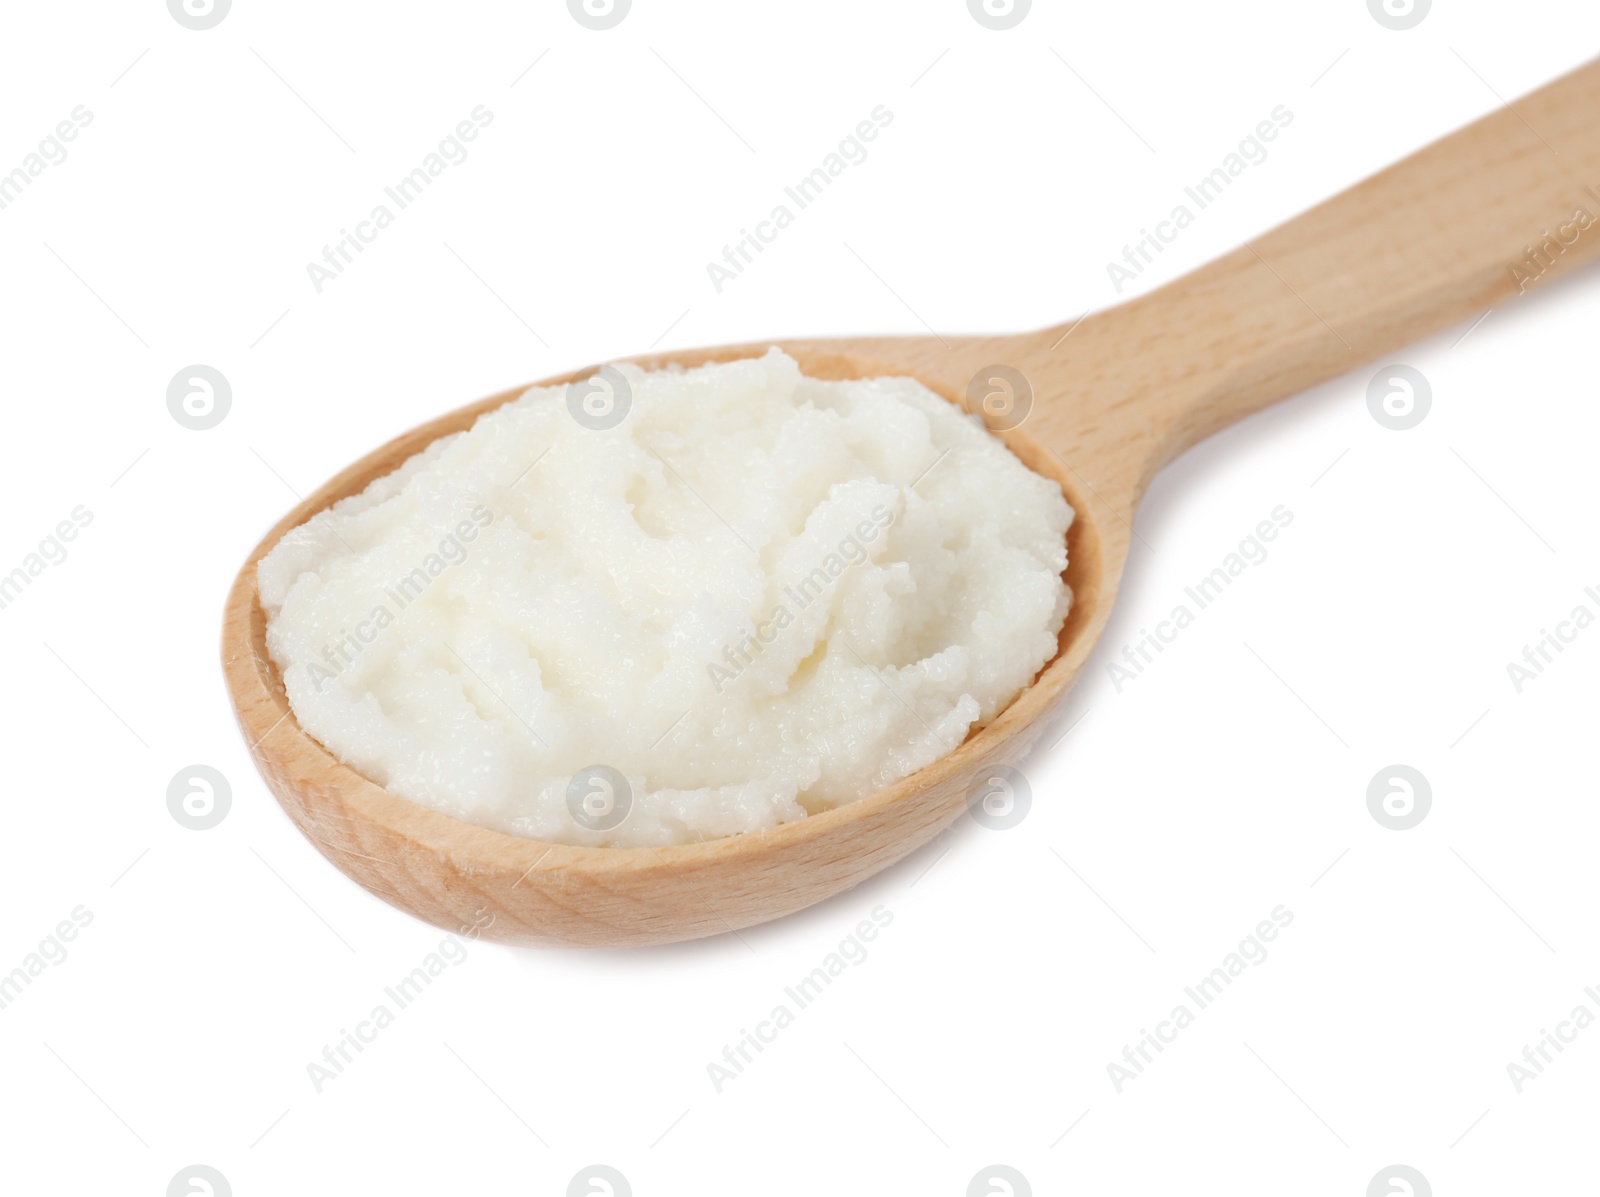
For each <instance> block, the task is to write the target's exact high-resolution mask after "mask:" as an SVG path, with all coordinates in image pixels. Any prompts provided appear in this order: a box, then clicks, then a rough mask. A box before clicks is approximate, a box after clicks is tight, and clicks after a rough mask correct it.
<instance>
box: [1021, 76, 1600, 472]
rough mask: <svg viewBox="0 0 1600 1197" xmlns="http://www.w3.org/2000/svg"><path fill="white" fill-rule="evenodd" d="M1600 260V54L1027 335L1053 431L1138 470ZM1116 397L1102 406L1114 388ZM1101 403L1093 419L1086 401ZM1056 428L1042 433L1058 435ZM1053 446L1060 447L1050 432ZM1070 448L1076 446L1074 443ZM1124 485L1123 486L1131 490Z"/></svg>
mask: <svg viewBox="0 0 1600 1197" xmlns="http://www.w3.org/2000/svg"><path fill="white" fill-rule="evenodd" d="M1597 255H1600V63H1591V64H1589V65H1587V66H1584V67H1582V68H1580V69H1578V70H1577V71H1575V72H1573V73H1572V74H1570V75H1567V76H1566V77H1565V78H1563V79H1560V80H1558V81H1557V82H1555V83H1552V84H1550V85H1549V86H1547V87H1545V88H1542V89H1541V90H1539V91H1536V92H1534V93H1533V94H1532V95H1530V96H1527V97H1526V98H1524V99H1521V100H1518V101H1517V102H1516V103H1515V104H1514V105H1509V106H1507V107H1505V108H1502V109H1500V110H1498V111H1497V112H1495V113H1493V114H1491V115H1489V116H1487V117H1484V118H1483V119H1482V120H1480V121H1478V122H1477V123H1476V124H1473V125H1470V126H1468V127H1467V128H1465V129H1462V130H1461V131H1460V132H1458V133H1454V134H1452V135H1451V136H1449V137H1446V138H1444V139H1443V140H1442V141H1439V142H1436V143H1434V144H1433V145H1431V146H1429V147H1428V148H1427V149H1424V150H1422V151H1420V152H1419V153H1416V154H1413V155H1412V156H1411V157H1409V158H1407V159H1405V160H1404V161H1402V162H1399V163H1397V164H1396V165H1394V166H1391V167H1389V168H1388V169H1387V170H1385V171H1383V172H1382V173H1381V174H1378V175H1376V176H1374V177H1373V178H1370V179H1368V180H1367V181H1366V182H1364V183H1361V184H1359V185H1357V186H1355V187H1352V188H1351V189H1350V190H1348V191H1346V192H1344V193H1342V194H1340V195H1338V196H1336V197H1334V198H1333V199H1331V200H1329V201H1327V202H1326V203H1324V204H1322V205H1320V206H1319V207H1317V208H1314V209H1312V210H1311V211H1309V212H1307V213H1305V214H1304V215H1302V216H1299V217H1297V218H1295V219H1294V220H1291V221H1289V222H1288V223H1287V224H1284V225H1281V226H1279V227H1278V228H1276V229H1274V230H1273V231H1272V232H1270V233H1267V234H1266V235H1264V236H1262V237H1259V238H1257V239H1255V240H1254V241H1252V242H1250V243H1247V244H1246V245H1245V246H1244V247H1243V248H1241V249H1238V250H1236V251H1234V252H1233V253H1230V254H1229V255H1227V256H1226V257H1224V258H1221V259H1220V260H1218V261H1216V262H1213V263H1211V264H1209V265H1207V266H1205V267H1202V268H1201V269H1199V270H1197V271H1195V272H1194V273H1192V274H1189V275H1187V276H1185V277H1184V278H1181V279H1179V280H1177V281H1176V282H1173V283H1171V284H1169V285H1168V286H1166V287H1163V288H1161V289H1160V290H1158V291H1156V292H1153V293H1152V294H1150V295H1148V296H1144V297H1141V298H1139V299H1136V300H1134V301H1132V302H1130V303H1128V304H1126V305H1124V306H1122V307H1120V308H1114V309H1111V310H1110V311H1108V312H1105V313H1101V314H1099V315H1098V316H1094V317H1090V318H1089V319H1088V320H1085V321H1084V322H1083V326H1082V327H1080V328H1078V329H1075V330H1074V331H1073V332H1072V334H1071V336H1069V337H1068V338H1067V339H1066V340H1065V341H1064V342H1062V343H1061V344H1060V346H1059V348H1058V349H1057V350H1056V351H1055V352H1054V353H1047V351H1046V350H1045V349H1044V347H1045V346H1047V345H1050V344H1051V343H1054V342H1056V341H1057V340H1058V339H1059V338H1060V337H1061V335H1062V334H1063V333H1064V332H1065V331H1066V328H1067V326H1061V327H1058V328H1055V329H1048V330H1045V331H1044V332H1042V333H1039V334H1037V335H1036V339H1032V340H1031V352H1030V354H1029V356H1030V357H1032V358H1033V359H1034V360H1035V361H1036V362H1037V363H1038V364H1037V365H1036V367H1035V368H1036V370H1038V371H1039V373H1040V374H1041V375H1043V376H1044V377H1045V378H1046V379H1047V380H1048V382H1049V384H1050V386H1049V389H1051V390H1054V391H1055V392H1056V396H1054V397H1056V398H1057V399H1058V400H1059V402H1058V403H1057V404H1054V405H1052V406H1054V407H1055V409H1056V410H1054V411H1050V412H1046V413H1045V414H1046V416H1047V424H1053V425H1054V426H1055V427H1054V429H1053V431H1055V432H1057V433H1059V434H1060V436H1061V437H1066V438H1070V439H1071V440H1072V441H1073V442H1074V443H1075V445H1076V447H1078V448H1079V450H1080V452H1084V451H1087V450H1098V452H1087V453H1086V455H1087V456H1088V457H1090V458H1100V457H1103V456H1105V455H1106V453H1107V452H1109V451H1111V450H1113V448H1114V446H1113V445H1112V444H1111V443H1108V442H1107V440H1106V438H1107V437H1108V436H1126V435H1127V434H1128V433H1129V430H1130V429H1132V430H1134V431H1135V433H1136V434H1137V435H1138V436H1140V438H1141V440H1142V442H1143V443H1142V444H1141V445H1140V446H1139V449H1140V450H1141V452H1139V453H1137V454H1134V455H1128V454H1127V453H1126V452H1125V450H1126V449H1127V448H1128V447H1129V446H1127V445H1126V443H1124V444H1123V445H1121V446H1115V448H1121V449H1123V450H1124V452H1123V453H1119V454H1116V456H1121V457H1122V458H1123V460H1125V461H1128V462H1129V463H1130V465H1133V466H1134V468H1135V470H1136V475H1135V477H1133V478H1132V479H1131V480H1130V482H1131V485H1130V486H1129V487H1128V488H1127V490H1126V495H1127V498H1128V499H1129V500H1136V499H1137V498H1138V496H1139V495H1140V494H1142V493H1143V490H1144V487H1145V485H1146V484H1147V483H1148V482H1149V479H1150V477H1151V476H1152V475H1153V474H1154V473H1155V471H1156V470H1157V469H1159V468H1160V467H1161V466H1162V465H1163V464H1165V463H1166V462H1167V461H1169V460H1171V459H1172V458H1173V457H1175V456H1177V455H1178V454H1179V453H1181V452H1182V451H1183V450H1184V449H1186V448H1188V447H1189V446H1190V445H1193V444H1194V443H1195V442H1196V441H1199V440H1201V439H1203V438H1205V437H1207V436H1209V435H1210V434H1211V433H1213V432H1216V431H1217V430H1218V429H1220V428H1223V427H1225V426H1226V425H1228V424H1231V423H1233V422H1234V421H1235V420H1238V419H1241V418H1243V417H1244V416H1246V415H1249V414H1250V413H1252V412H1255V411H1258V410H1260V409H1261V408H1263V407H1266V406H1267V405H1268V404H1271V403H1274V402H1276V401H1277V400H1279V399H1282V398H1285V397H1286V396H1288V395H1292V394H1294V393H1296V392H1298V391H1302V390H1304V389H1306V388H1307V387H1310V386H1313V385H1315V384H1317V383H1319V382H1323V381H1326V380H1327V379H1329V378H1333V377H1337V376H1338V375H1339V374H1342V373H1344V372H1345V371H1346V370H1349V369H1352V368H1353V367H1355V366H1358V365H1360V364H1362V363H1364V362H1368V361H1371V360H1372V359H1374V358H1377V357H1380V356H1382V355H1385V354H1388V353H1391V352H1393V351H1394V350H1395V349H1397V348H1399V347H1401V346H1403V345H1406V344H1409V343H1410V342H1413V341H1416V340H1418V339H1419V338H1422V337H1425V336H1428V335H1429V334H1431V333H1435V332H1438V331H1439V330H1441V329H1443V328H1447V327H1449V326H1450V325H1452V324H1455V323H1457V322H1460V321H1463V320H1466V319H1470V318H1472V317H1474V316H1477V315H1478V314H1480V313H1482V312H1483V311H1485V310H1486V309H1488V308H1491V307H1495V306H1497V305H1499V304H1501V303H1504V302H1506V301H1507V300H1509V299H1511V298H1514V297H1515V296H1517V295H1518V294H1519V293H1521V292H1523V291H1525V290H1529V289H1532V288H1533V287H1537V286H1541V285H1543V284H1544V283H1546V282H1548V281H1549V280H1550V279H1552V278H1554V277H1555V276H1557V275H1559V274H1561V273H1563V272H1565V271H1567V270H1571V269H1572V268H1573V267H1575V266H1578V265H1580V264H1582V263H1584V262H1587V261H1589V260H1590V259H1592V258H1594V257H1596V256H1597ZM1102 396H1103V397H1104V399H1105V401H1104V402H1102V401H1101V397H1102ZM1085 398H1088V399H1089V402H1088V403H1087V405H1086V406H1088V407H1091V408H1092V409H1093V413H1092V416H1091V417H1089V418H1087V419H1086V418H1082V417H1079V416H1075V415H1074V413H1073V412H1072V410H1071V409H1072V406H1073V404H1074V403H1077V404H1079V405H1080V406H1084V403H1083V401H1084V399H1085ZM1049 431H1052V430H1050V429H1048V428H1047V434H1048V432H1049ZM1051 439H1058V438H1057V437H1051ZM1063 451H1065V450H1063ZM1118 489H1122V488H1118Z"/></svg>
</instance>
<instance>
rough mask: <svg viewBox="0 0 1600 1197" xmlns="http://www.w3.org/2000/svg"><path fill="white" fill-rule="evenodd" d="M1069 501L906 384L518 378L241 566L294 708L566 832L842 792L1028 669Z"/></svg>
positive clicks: (489, 818) (365, 755)
mask: <svg viewBox="0 0 1600 1197" xmlns="http://www.w3.org/2000/svg"><path fill="white" fill-rule="evenodd" d="M1072 518H1073V513H1072V510H1071V508H1069V507H1068V506H1067V503H1066V501H1065V500H1064V499H1063V498H1062V495H1061V491H1060V488H1059V487H1057V486H1056V484H1055V483H1053V482H1051V481H1049V480H1048V479H1046V478H1044V477H1042V476H1040V475H1038V474H1035V473H1033V472H1032V471H1031V470H1029V469H1028V468H1027V467H1025V466H1024V465H1023V464H1022V463H1021V462H1020V461H1018V460H1017V459H1016V457H1015V456H1013V455H1012V454H1011V453H1010V451H1009V450H1007V449H1006V448H1005V446H1004V445H1003V444H1001V442H1000V441H999V440H998V439H996V438H995V437H993V436H991V435H990V434H989V433H988V432H986V431H985V430H984V429H983V428H982V427H981V425H979V424H978V423H977V422H976V421H975V420H973V419H971V418H969V417H967V416H965V415H963V414H962V413H961V412H960V410H959V409H957V408H956V407H955V406H954V405H952V404H951V403H949V402H947V401H946V400H944V399H942V398H940V397H939V396H937V395H935V394H934V393H933V392H931V391H929V390H928V389H926V388H925V387H923V386H922V385H921V384H919V383H917V382H915V381H913V380H910V379H906V378H876V379H870V380H863V381H852V382H823V381H818V380H816V379H811V378H806V377H804V376H802V374H801V373H800V370H799V367H798V366H797V365H796V364H795V362H794V360H793V359H791V358H789V357H788V356H787V355H785V354H783V353H782V352H780V351H778V350H776V349H773V350H771V351H769V352H768V353H767V355H766V356H765V357H762V358H757V359H751V360H746V361H738V362H732V363H728V364H724V365H714V366H705V367H700V368H696V369H691V370H682V369H676V368H675V369H670V370H662V371H654V372H649V373H646V372H644V371H641V370H639V369H636V368H634V367H632V366H627V365H623V366H617V367H606V369H605V370H604V371H603V372H602V374H601V375H600V376H599V377H598V378H597V379H596V380H594V381H591V382H588V383H584V384H573V385H572V386H570V387H545V388H541V387H535V388H531V389H530V390H528V391H527V392H526V393H525V394H524V395H523V396H522V397H521V398H519V399H517V400H516V401H515V402H512V403H509V404H506V405H505V406H503V407H501V408H499V409H497V410H495V411H492V412H490V413H488V414H487V415H484V416H483V417H481V418H480V419H479V420H478V421H477V423H476V424H475V425H474V426H473V427H472V428H471V429H470V430H469V431H467V432H464V433H458V434H456V435H453V436H448V437H444V438H442V439H440V440H438V441H436V442H434V443H433V444H432V445H430V446H429V447H428V448H427V449H426V450H424V451H423V452H421V453H419V454H417V455H416V456H415V457H413V458H411V459H410V460H409V461H407V462H406V463H405V464H404V465H403V466H401V467H400V469H398V470H396V471H395V472H394V473H392V474H390V475H388V476H386V477H384V478H380V479H379V480H378V481H376V482H374V483H373V484H372V485H371V486H369V487H368V488H367V489H366V490H365V491H364V492H362V493H361V494H359V495H355V496H353V497H351V498H349V499H346V500H344V501H343V502H340V503H338V504H336V505H335V506H334V507H332V508H331V509H330V510H329V511H328V512H325V513H323V514H322V515H320V516H318V517H317V518H315V519H313V520H311V521H309V522H308V523H306V524H303V525H301V526H300V527H298V528H296V529H294V530H293V531H291V532H289V533H288V534H287V535H286V536H285V537H284V538H283V539H282V541H281V542H279V544H278V545H277V546H276V547H274V548H273V550H272V552H271V553H269V554H268V555H267V556H266V557H265V558H264V559H263V560H262V561H261V564H260V567H259V575H258V577H259V582H260V592H261V600H262V603H263V605H264V607H265V609H266V612H267V616H268V621H269V622H268V628H267V644H268V648H269V651H270V652H271V655H272V659H273V660H274V661H275V662H276V663H277V665H278V668H279V670H280V671H281V672H282V675H283V679H284V683H285V685H286V686H287V689H288V694H289V701H290V704H291V706H292V707H293V710H294V714H295V717H296V718H297V719H298V720H299V721H300V725H301V726H302V727H303V728H304V729H305V730H306V731H307V732H309V733H310V734H311V735H312V736H314V737H316V739H317V740H319V741H320V742H321V743H322V744H323V745H325V746H326V747H327V748H328V749H329V751H331V752H332V753H333V754H334V755H335V756H337V757H338V758H339V759H340V760H342V761H344V762H345V763H346V764H348V765H350V766H351V767H352V768H354V769H356V770H358V771H359V772H361V773H362V774H364V775H365V776H367V777H369V778H371V779H372V780H373V781H375V782H378V783H379V784H381V785H383V786H385V787H387V788H388V789H390V790H392V791H393V792H395V793H397V794H401V795H403V796H405V797H407V798H410V799H412V800H413V801H416V802H419V803H422V804H423V805H425V806H429V807H432V808H434V809H436V810H439V811H443V812H444V813H446V814H449V815H452V816H455V817H457V818H460V819H464V820H467V821H469V822H472V823H477V824H481V825H483V826H486V827H493V828H499V829H501V830H504V831H508V832H512V833H515V834H518V835H524V836H531V837H534V838H537V839H542V840H550V841H555V842H561V843H574V844H595V845H616V846H646V845H649V846H655V845H665V844H678V843H685V842H689V841H694V840H702V839H709V838H714V837H718V836H725V835H732V834H736V833H739V832H749V831H756V830H759V829H761V828H766V827H773V826H775V825H777V824H780V823H785V822H788V821H790V820H794V819H800V818H803V817H805V816H806V815H807V814H808V813H815V812H817V811H820V810H824V809H827V808H829V807H834V806H837V805H839V804H841V803H844V802H849V801H850V800H852V799H855V798H860V797H862V796H863V795H866V794H869V793H871V792H873V791H874V790H877V789H880V788H882V787H883V786H885V785H887V784H889V783H890V782H893V781H896V780H898V779H899V778H901V777H904V776H906V775H907V774H908V773H911V772H913V771H914V770H916V769H919V768H921V767H922V766H924V765H927V764H928V763H930V762H931V761H933V760H935V759H937V758H938V757H940V756H943V755H944V754H946V753H948V752H949V751H951V750H952V749H953V748H955V747H956V746H957V745H959V744H960V743H961V742H962V740H963V739H965V738H966V736H967V735H968V733H969V732H970V731H971V730H972V729H973V728H974V727H975V726H979V725H982V724H984V723H986V722H988V721H989V720H991V719H993V718H994V717H995V715H996V714H997V713H998V712H999V711H1000V710H1001V709H1002V708H1004V707H1005V705H1006V704H1007V703H1008V702H1010V701H1011V700H1012V699H1013V698H1014V697H1015V696H1016V695H1017V694H1018V693H1019V692H1020V691H1021V690H1022V689H1023V688H1024V687H1026V686H1027V685H1028V684H1029V682H1031V681H1032V679H1033V677H1034V675H1035V674H1036V673H1037V672H1038V670H1039V669H1040V667H1041V666H1042V665H1044V663H1045V662H1046V661H1048V660H1049V659H1050V658H1051V657H1053V656H1054V655H1055V651H1056V640H1057V635H1058V633H1059V632H1060V629H1061V625H1062V622H1063V620H1064V619H1065V618H1066V614H1067V609H1068V605H1069V603H1070V600H1071V596H1070V593H1069V591H1068V589H1067V586H1066V585H1065V583H1064V582H1063V581H1062V577H1061V575H1062V571H1063V570H1064V569H1065V568H1066V562H1067V549H1066V531H1067V528H1068V526H1069V525H1070V524H1071V522H1072Z"/></svg>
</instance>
